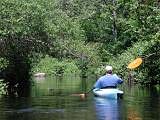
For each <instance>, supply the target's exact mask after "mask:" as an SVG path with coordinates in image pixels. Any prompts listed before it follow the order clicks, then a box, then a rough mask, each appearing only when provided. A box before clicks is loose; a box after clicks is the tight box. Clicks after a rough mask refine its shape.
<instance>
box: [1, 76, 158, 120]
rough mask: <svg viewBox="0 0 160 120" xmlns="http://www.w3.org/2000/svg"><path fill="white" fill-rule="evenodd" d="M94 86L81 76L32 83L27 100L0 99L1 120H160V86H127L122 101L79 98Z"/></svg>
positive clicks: (7, 97) (50, 78)
mask: <svg viewBox="0 0 160 120" xmlns="http://www.w3.org/2000/svg"><path fill="white" fill-rule="evenodd" d="M94 82H95V78H94V77H90V78H86V79H81V78H80V77H78V76H64V77H63V78H62V77H55V76H54V77H53V76H52V77H47V78H41V79H33V83H32V87H31V90H30V94H29V95H28V96H26V97H18V96H12V97H11V96H10V97H9V96H1V97H0V120H160V86H154V87H142V86H138V85H136V86H127V85H125V84H124V85H122V86H120V89H121V90H123V91H124V97H123V99H120V100H107V99H102V98H98V97H94V96H93V94H92V93H89V94H88V95H87V97H86V98H82V97H81V96H79V94H80V93H84V92H85V91H88V90H89V89H90V88H91V87H92V85H93V84H94Z"/></svg>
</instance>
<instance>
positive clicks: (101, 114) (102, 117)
mask: <svg viewBox="0 0 160 120" xmlns="http://www.w3.org/2000/svg"><path fill="white" fill-rule="evenodd" d="M94 101H95V109H96V114H97V120H120V119H121V118H122V116H121V114H120V104H121V103H120V100H114V99H105V98H100V97H95V98H94Z"/></svg>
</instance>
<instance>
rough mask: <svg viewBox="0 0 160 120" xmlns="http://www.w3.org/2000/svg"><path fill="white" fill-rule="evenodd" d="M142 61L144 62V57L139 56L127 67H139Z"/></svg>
mask: <svg viewBox="0 0 160 120" xmlns="http://www.w3.org/2000/svg"><path fill="white" fill-rule="evenodd" d="M141 63H142V58H137V59H135V60H134V61H132V62H131V63H129V64H128V67H127V68H129V69H134V68H137V67H138V66H139V65H140V64H141Z"/></svg>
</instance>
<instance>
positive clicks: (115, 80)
mask: <svg viewBox="0 0 160 120" xmlns="http://www.w3.org/2000/svg"><path fill="white" fill-rule="evenodd" d="M121 83H123V80H122V79H121V78H119V77H118V76H117V75H116V74H113V75H111V74H106V75H104V76H102V77H100V78H99V79H98V80H97V82H96V83H95V84H94V88H105V87H107V86H112V87H117V85H118V84H121Z"/></svg>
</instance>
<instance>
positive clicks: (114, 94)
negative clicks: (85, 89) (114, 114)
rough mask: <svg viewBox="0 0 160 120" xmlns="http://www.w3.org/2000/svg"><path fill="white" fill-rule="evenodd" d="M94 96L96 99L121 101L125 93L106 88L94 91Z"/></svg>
mask: <svg viewBox="0 0 160 120" xmlns="http://www.w3.org/2000/svg"><path fill="white" fill-rule="evenodd" d="M93 94H94V95H95V96H96V97H103V98H109V99H119V98H122V96H123V91H121V90H119V89H115V88H106V89H97V88H96V89H93Z"/></svg>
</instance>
